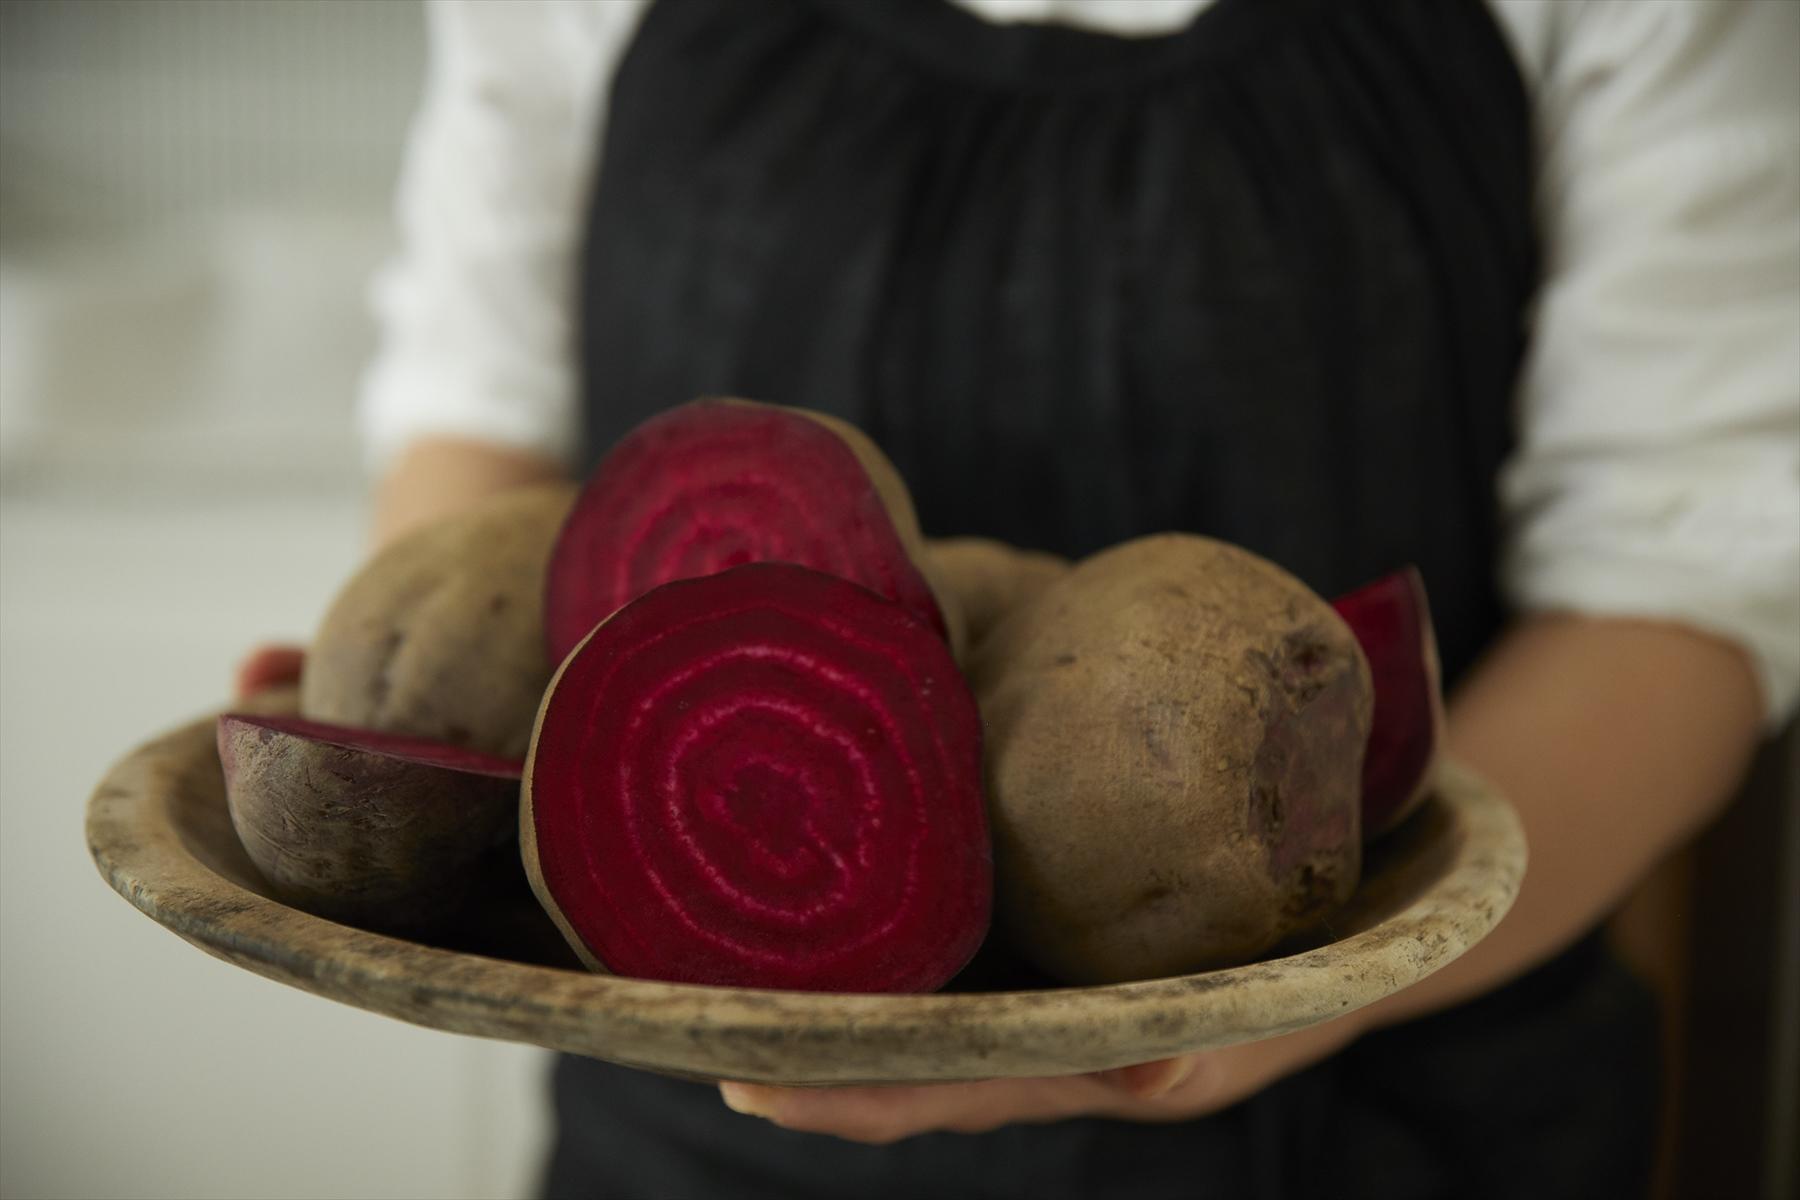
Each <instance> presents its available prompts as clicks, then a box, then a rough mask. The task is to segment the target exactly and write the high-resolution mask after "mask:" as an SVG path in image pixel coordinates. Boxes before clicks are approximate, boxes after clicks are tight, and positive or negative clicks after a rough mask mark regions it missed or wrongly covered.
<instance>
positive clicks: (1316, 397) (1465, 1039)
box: [545, 0, 1656, 1200]
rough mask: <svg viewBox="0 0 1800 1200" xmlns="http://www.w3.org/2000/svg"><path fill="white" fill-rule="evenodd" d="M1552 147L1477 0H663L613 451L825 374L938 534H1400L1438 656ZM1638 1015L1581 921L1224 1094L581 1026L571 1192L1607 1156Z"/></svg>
mask: <svg viewBox="0 0 1800 1200" xmlns="http://www.w3.org/2000/svg"><path fill="white" fill-rule="evenodd" d="M1531 185H1532V179H1531V142H1530V130H1529V105H1528V102H1527V97H1526V95H1525V92H1524V89H1523V85H1522V82H1521V80H1520V78H1519V76H1518V73H1517V70H1516V68H1515V65H1514V63H1513V62H1512V60H1511V57H1510V55H1509V52H1508V50H1507V47H1506V45H1505V42H1504V39H1503V37H1502V34H1501V33H1500V31H1499V30H1498V29H1497V28H1496V27H1495V25H1494V23H1493V19H1492V17H1491V15H1490V14H1489V13H1488V11H1487V10H1486V8H1485V6H1484V5H1483V4H1481V3H1479V2H1478V0H1466V2H1458V0H1217V2H1216V3H1215V4H1213V5H1212V6H1211V7H1209V8H1207V9H1206V10H1204V11H1203V12H1202V13H1201V14H1200V16H1199V17H1197V18H1196V19H1195V20H1194V22H1193V23H1192V24H1191V25H1190V26H1188V27H1187V28H1186V29H1184V30H1182V31H1181V32H1179V33H1175V34H1171V35H1168V36H1162V37H1152V38H1143V39H1127V38H1119V37H1112V36H1107V35H1102V34H1097V33H1090V32H1084V31H1077V30H1073V29H1069V28H1062V27H1038V26H998V25H989V24H987V23H984V22H982V21H981V20H979V19H978V18H975V17H974V16H972V15H970V14H968V13H966V12H963V11H962V10H960V9H957V8H955V7H953V6H951V5H950V4H948V3H944V2H942V0H758V2H747V0H659V2H658V3H657V4H655V5H654V6H653V7H652V9H651V10H650V12H649V13H648V14H647V15H646V17H645V19H644V22H643V24H642V26H641V27H640V29H639V32H638V34H637V36H636V39H635V40H634V42H633V44H632V46H631V47H630V48H629V49H628V51H627V53H626V55H625V57H624V59H623V60H622V62H621V64H620V66H619V69H618V73H617V77H616V79H615V81H614V86H613V89H612V93H611V103H610V108H609V111H608V115H607V120H606V135H605V143H604V147H603V152H602V154H601V160H600V169H599V182H598V186H597V187H596V189H595V193H594V197H593V203H592V212H591V221H590V225H589V237H588V240H587V244H586V247H585V250H584V254H583V261H582V272H581V288H582V322H581V328H580V335H581V336H580V346H579V350H580V357H581V366H582V380H583V383H582V387H583V398H584V405H585V409H584V411H585V417H586V421H587V441H586V446H587V452H588V457H589V461H590V462H591V461H592V460H593V459H594V458H596V457H597V456H598V455H599V454H600V453H601V452H603V451H604V449H605V448H606V447H607V446H609V445H611V444H612V442H613V441H614V440H616V439H617V437H618V436H619V435H621V434H622V433H623V432H625V431H626V430H628V429H630V428H631V427H632V426H633V425H635V424H637V423H638V422H639V421H641V420H643V419H644V418H646V417H647V416H649V415H651V414H652V413H654V412H657V411H659V410H661V409H664V408H667V407H669V406H671V405H675V404H679V403H682V402H684V401H686V400H689V399H692V398H694V397H696V396H701V395H742V396H748V397H751V398H753V399H758V400H764V401H769V402H773V403H780V404H791V405H800V406H804V407H808V408H814V409H820V410H823V411H826V412H831V413H836V414H838V415H840V416H843V417H846V418H848V419H850V420H852V421H854V422H856V423H857V424H859V425H861V426H862V427H863V428H864V429H866V430H867V431H868V432H869V433H870V434H871V435H872V436H873V437H874V438H875V440H876V441H877V442H878V443H879V444H880V445H881V446H882V447H883V448H884V449H885V450H886V451H887V452H888V453H889V455H890V456H892V458H893V459H894V461H895V463H896V464H897V465H898V467H899V468H900V471H901V473H902V475H903V476H904V477H905V478H906V480H907V482H908V483H909V484H910V486H911V488H912V491H913V495H914V499H915V501H916V502H917V505H918V509H919V513H920V517H921V521H922V523H923V525H924V527H925V529H926V531H927V532H928V533H930V534H933V535H950V534H985V535H989V536H993V537H1000V538H1004V539H1006V540H1008V541H1011V542H1014V543H1016V544H1019V545H1023V546H1030V547H1037V548H1041V549H1047V550H1054V551H1058V552H1061V553H1064V554H1069V555H1081V554H1086V553H1089V552H1091V551H1094V550H1097V549H1099V548H1102V547H1104V546H1106V545H1109V544H1112V543H1114V542H1117V541H1121V540H1124V539H1126V538H1130V537H1133V536H1136V535H1139V534H1144V533H1150V532H1155V531H1159V530H1166V529H1185V530H1192V531H1195V532H1201V533H1206V534H1210V535H1213V536H1216V537H1220V538H1224V539H1226V540H1229V541H1232V542H1236V543H1238V544H1241V545H1244V546H1246V547H1249V548H1250V549H1252V550H1255V551H1257V552H1258V553H1260V554H1262V555H1265V556H1266V557H1268V558H1270V559H1272V560H1274V561H1276V562H1278V563H1280V564H1282V565H1283V566H1285V567H1287V568H1288V569H1289V570H1291V571H1293V572H1294V573H1295V574H1296V575H1298V576H1299V577H1300V578H1301V579H1303V580H1305V581H1306V582H1307V583H1308V584H1310V585H1311V586H1312V587H1313V588H1314V589H1316V590H1317V591H1319V592H1321V593H1323V594H1325V595H1335V594H1337V593H1340V592H1343V591H1347V590H1349V589H1350V588H1353V587H1355V586H1357V585H1359V584H1361V583H1364V582H1366V581H1368V580H1370V579H1372V578H1374V577H1375V576H1377V575H1379V574H1381V573H1383V572H1385V571H1388V570H1391V569H1393V568H1395V567H1397V566H1399V565H1401V564H1404V563H1408V562H1411V563H1416V564H1418V565H1419V567H1420V569H1421V570H1422V572H1423V573H1424V576H1425V579H1426V584H1427V587H1428V589H1429V591H1430V594H1431V598H1432V603H1433V608H1434V613H1435V616H1436V619H1437V624H1438V634H1439V638H1440V641H1441V645H1442V651H1443V657H1444V665H1445V671H1446V677H1447V680H1448V681H1449V682H1454V681H1455V679H1456V678H1457V676H1458V675H1460V674H1461V673H1462V672H1463V671H1464V670H1465V669H1466V668H1467V667H1468V665H1469V664H1470V662H1471V661H1472V660H1473V658H1474V657H1475V656H1476V655H1477V654H1478V653H1479V652H1480V650H1481V649H1482V648H1483V647H1484V646H1485V645H1486V644H1487V643H1488V642H1489V641H1490V640H1491V639H1492V638H1493V637H1494V635H1495V634H1496V632H1497V631H1498V629H1499V626H1500V623H1501V620H1502V611H1501V605H1500V601H1499V598H1498V595H1497V590H1496V586H1495V580H1494V562H1495V558H1496V552H1497V533H1498V520H1497V512H1496V495H1495V485H1494V481H1495V476H1496V472H1497V470H1498V468H1499V466H1500V464H1501V462H1502V460H1503V458H1504V456H1505V455H1506V453H1507V451H1508V449H1509V439H1510V426H1511V404H1510V400H1511V393H1512V388H1513V384H1514V378H1515V375H1516V373H1517V370H1518V366H1519V361H1520V357H1521V353H1522V349H1523V345H1524V313H1525V308H1526V305H1527V304H1528V302H1529V300H1530V297H1531V294H1532V290H1533V287H1534V284H1535V282H1536V259H1535V254H1534V241H1533V231H1532V223H1531ZM1654 1024H1655V1018H1654V1011H1653V1009H1652V1007H1651V1005H1650V1003H1649V1000H1648V997H1647V994H1646V993H1645V991H1644V990H1643V989H1642V988H1641V987H1640V986H1639V985H1638V984H1637V983H1636V981H1634V980H1632V979H1630V978H1629V977H1628V976H1627V975H1625V974H1624V972H1623V971H1622V970H1621V969H1620V968H1619V966H1618V965H1617V963H1616V962H1614V961H1613V960H1612V959H1611V958H1610V957H1609V956H1608V955H1607V954H1606V953H1605V951H1604V950H1603V949H1602V947H1601V946H1600V944H1599V942H1598V940H1597V939H1596V938H1589V939H1587V940H1586V941H1584V942H1583V943H1582V944H1581V945H1579V946H1577V947H1576V948H1575V949H1574V950H1572V951H1571V952H1569V953H1568V954H1566V955H1564V956H1562V957H1561V958H1560V959H1558V960H1557V961H1555V962H1554V963H1552V964H1550V965H1549V966H1548V967H1546V968H1544V969H1542V970H1540V971H1538V972H1536V973H1534V974H1533V975H1531V976H1529V977H1527V978H1526V979H1524V980H1521V981H1520V982H1518V983H1516V984H1514V985H1511V986H1510V987H1508V988H1505V989H1502V990H1500V991H1499V992H1496V993H1494V994H1492V995H1490V996H1488V997H1485V998H1484V999H1482V1000H1480V1001H1478V1002H1476V1003H1474V1004H1471V1005H1468V1006H1465V1007H1463V1008H1461V1009H1458V1010H1455V1011H1452V1012H1448V1013H1444V1014H1441V1015H1438V1016H1435V1017H1433V1018H1430V1019H1428V1020H1426V1021H1421V1022H1416V1023H1414V1024H1412V1025H1409V1026H1406V1027H1404V1028H1400V1029H1395V1030H1391V1031H1387V1032H1383V1033H1380V1034H1376V1035H1372V1036H1370V1037H1367V1038H1365V1039H1363V1040H1362V1041H1361V1042H1359V1043H1358V1044H1357V1045H1356V1046H1354V1047H1352V1048H1351V1049H1350V1050H1349V1051H1348V1052H1346V1053H1344V1054H1342V1055H1339V1056H1338V1057H1337V1058H1335V1059H1333V1060H1332V1061H1330V1062H1327V1063H1324V1064H1321V1065H1320V1066H1318V1067H1316V1068H1313V1069H1311V1070H1309V1071H1306V1072H1303V1073H1301V1074H1300V1075H1298V1076H1296V1077H1294V1078H1292V1079H1289V1080H1287V1081H1284V1082H1283V1083H1281V1084H1278V1085H1277V1086H1275V1087H1273V1088H1271V1089H1268V1090H1267V1091H1266V1092H1264V1093H1263V1094H1261V1095H1259V1096H1258V1097H1256V1098H1255V1099H1253V1100H1251V1101H1248V1102H1246V1103H1244V1104H1241V1105H1239V1106H1237V1107H1236V1108H1234V1109H1232V1110H1231V1111H1229V1112H1226V1113H1223V1114H1220V1115H1218V1116H1215V1117H1212V1118H1209V1119H1206V1120H1201V1121H1195V1122H1190V1123H1186V1124H1176V1125H1138V1124H1133V1123H1128V1122H1115V1121H1104V1120H1082V1121H1071V1122H1064V1123H1061V1124H1058V1125H1054V1126H1022V1127H1017V1128H1010V1129H1004V1130H1001V1131H998V1132H996V1133H993V1134H987V1135H979V1136H962V1135H929V1136H925V1137H919V1138H913V1139H909V1140H907V1141H905V1142H902V1143H899V1144H897V1145H894V1146H889V1147H883V1148H870V1147H863V1146H857V1145H852V1144H849V1143H844V1142H840V1141H837V1140H835V1139H830V1138H825V1137H818V1136H813V1135H806V1134H797V1133H791V1132H786V1131H783V1130H780V1129H776V1128H774V1127H772V1126H769V1125H768V1124H766V1123H764V1122H761V1121H758V1120H756V1119H754V1118H747V1117H742V1116H738V1115H736V1114H734V1113H731V1112H730V1111H728V1110H727V1109H725V1108H724V1106H723V1105H722V1104H721V1103H720V1101H719V1099H718V1097H717V1093H716V1091H715V1090H714V1089H712V1088H708V1087H700V1086H696V1085H691V1084H685V1083H680V1082H677V1081H673V1080H668V1079H662V1078H659V1077H654V1076H649V1075H644V1074H641V1073H636V1072H631V1071H626V1070H623V1069H620V1068H614V1067H610V1066H607V1065H605V1064H601V1063H597V1062H593V1061H590V1060H581V1059H564V1060H562V1061H561V1062H560V1063H559V1066H558V1069H557V1077H556V1097H557V1105H558V1117H559V1129H558V1137H557V1143H556V1148H555V1151H554V1153H553V1155H552V1161H551V1163H550V1166H549V1172H548V1176H547V1180H546V1184H545V1190H546V1194H548V1195H550V1196H554V1197H559V1198H560V1197H577V1196H606V1197H654V1198H657V1200H667V1198H670V1197H676V1198H685V1197H715V1196H717V1197H739V1196H746V1197H748V1196H756V1197H761V1196H769V1197H781V1198H783V1200H804V1198H806V1197H813V1196H818V1197H865V1196H868V1197H873V1196H894V1197H904V1198H907V1200H918V1198H924V1197H963V1196H968V1197H988V1196H992V1197H1012V1196H1031V1197H1063V1196H1068V1197H1111V1196H1121V1197H1123V1196H1145V1197H1174V1196H1189V1195H1192V1196H1225V1197H1236V1196H1254V1197H1286V1196H1303V1195H1304V1196H1323V1195H1329V1196H1365V1195H1366V1196H1371V1197H1374V1196H1380V1197H1395V1198H1403V1197H1408V1196H1447V1197H1448V1196H1455V1197H1479V1196H1507V1197H1510V1196H1530V1197H1532V1200H1545V1198H1546V1197H1553V1196H1564V1195H1566V1196H1594V1195H1602V1194H1604V1195H1624V1194H1628V1193H1629V1191H1630V1190H1632V1189H1634V1188H1636V1189H1638V1190H1641V1187H1642V1180H1643V1178H1644V1176H1645V1174H1646V1172H1647V1169H1648V1162H1649V1153H1650V1141H1651V1129H1652V1120H1653V1114H1654V1107H1655V1096H1656V1071H1655V1062H1654V1058H1653V1053H1652V1050H1653V1043H1654Z"/></svg>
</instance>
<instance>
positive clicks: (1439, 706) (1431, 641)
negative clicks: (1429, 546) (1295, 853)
mask: <svg viewBox="0 0 1800 1200" xmlns="http://www.w3.org/2000/svg"><path fill="white" fill-rule="evenodd" d="M1332 607H1334V608H1335V609H1337V612H1338V615H1339V616H1340V617H1342V618H1344V621H1345V623H1346V624H1348V625H1349V626H1350V628H1351V630H1353V631H1354V632H1355V634H1356V639H1357V641H1358V642H1360V643H1361V644H1362V648H1363V655H1364V656H1365V657H1366V658H1367V659H1368V660H1369V673H1370V675H1371V677H1372V678H1373V680H1374V684H1375V716H1374V723H1373V726H1372V727H1371V729H1370V731H1369V747H1368V751H1367V753H1366V754H1365V755H1364V757H1363V793H1362V827H1363V838H1364V840H1368V839H1370V838H1373V837H1376V836H1378V835H1379V834H1382V833H1385V832H1386V831H1387V830H1389V829H1392V828H1393V827H1394V826H1395V825H1397V824H1399V823H1400V821H1401V819H1402V818H1404V817H1405V816H1406V815H1407V814H1408V813H1409V812H1411V811H1412V810H1413V808H1414V807H1415V806H1416V805H1417V804H1418V803H1419V802H1420V801H1421V800H1423V799H1424V798H1425V794H1426V792H1427V791H1429V790H1430V786H1431V768H1432V764H1433V763H1434V762H1435V761H1436V759H1437V755H1438V752H1439V748H1440V747H1441V746H1442V744H1443V740H1444V702H1443V696H1442V692H1441V690H1440V688H1441V685H1440V682H1439V677H1438V654H1437V638H1436V636H1435V635H1434V634H1433V633H1432V629H1431V610H1430V608H1429V607H1428V605H1427V603H1426V600H1425V582H1424V580H1423V579H1421V578H1420V577H1419V572H1418V571H1417V569H1415V568H1413V567H1407V568H1406V569H1404V570H1401V571H1396V572H1394V573H1393V574H1392V575H1384V576H1383V577H1382V578H1380V579H1377V580H1376V581H1375V582H1374V583H1371V584H1369V585H1367V586H1366V587H1362V588H1359V589H1358V590H1356V591H1354V592H1351V593H1350V594H1349V595H1347V596H1341V597H1339V598H1338V599H1337V600H1335V601H1333V603H1332Z"/></svg>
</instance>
